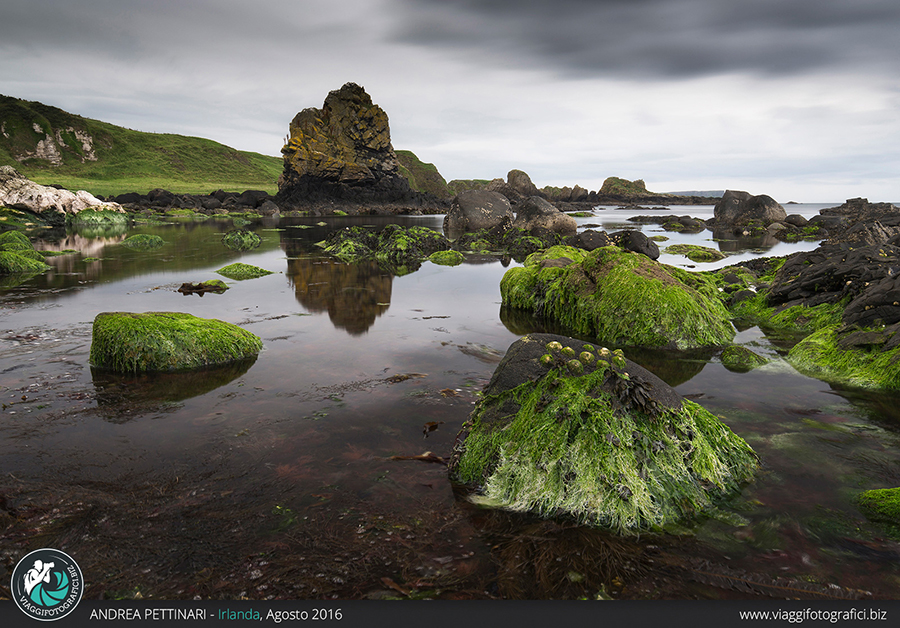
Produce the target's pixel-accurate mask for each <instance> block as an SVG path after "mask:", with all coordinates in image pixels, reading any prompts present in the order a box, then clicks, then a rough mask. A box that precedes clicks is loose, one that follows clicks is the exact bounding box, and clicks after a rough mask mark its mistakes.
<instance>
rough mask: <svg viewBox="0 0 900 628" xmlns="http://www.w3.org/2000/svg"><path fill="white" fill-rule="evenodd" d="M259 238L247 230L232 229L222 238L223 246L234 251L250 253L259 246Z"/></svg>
mask: <svg viewBox="0 0 900 628" xmlns="http://www.w3.org/2000/svg"><path fill="white" fill-rule="evenodd" d="M261 241H262V240H260V238H259V236H258V235H256V234H255V233H253V232H252V231H248V230H247V229H232V230H231V231H229V232H228V233H226V234H225V235H224V236H222V244H224V245H225V246H227V247H228V248H229V249H231V250H233V251H249V250H250V249H255V248H256V247H258V246H259V244H260V242H261Z"/></svg>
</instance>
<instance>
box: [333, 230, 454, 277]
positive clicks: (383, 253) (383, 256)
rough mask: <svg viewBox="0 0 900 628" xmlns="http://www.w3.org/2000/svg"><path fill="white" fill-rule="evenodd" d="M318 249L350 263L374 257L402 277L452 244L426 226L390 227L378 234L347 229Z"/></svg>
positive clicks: (382, 265) (336, 233)
mask: <svg viewBox="0 0 900 628" xmlns="http://www.w3.org/2000/svg"><path fill="white" fill-rule="evenodd" d="M319 246H321V247H322V248H323V249H325V250H326V251H327V252H329V253H331V254H332V255H334V256H335V257H337V258H338V259H340V260H341V261H344V262H347V263H348V264H354V263H357V262H360V261H363V260H366V259H372V258H375V259H376V260H377V261H378V263H379V265H380V266H381V267H382V268H384V269H386V270H389V271H391V272H393V273H394V274H396V275H402V274H406V273H409V272H413V271H415V270H417V269H418V268H419V266H420V265H421V263H422V261H424V260H425V259H428V256H429V255H431V254H432V253H436V252H438V251H444V250H447V249H449V248H450V241H449V240H447V238H445V237H444V236H443V235H441V234H440V233H438V232H437V231H434V230H433V229H428V228H426V227H401V226H400V225H388V226H386V227H385V228H384V229H382V230H381V231H379V232H378V233H373V232H372V231H370V230H368V229H364V228H362V227H346V228H344V229H341V230H340V231H335V232H332V233H331V234H329V236H328V239H327V240H325V241H324V242H320V243H319Z"/></svg>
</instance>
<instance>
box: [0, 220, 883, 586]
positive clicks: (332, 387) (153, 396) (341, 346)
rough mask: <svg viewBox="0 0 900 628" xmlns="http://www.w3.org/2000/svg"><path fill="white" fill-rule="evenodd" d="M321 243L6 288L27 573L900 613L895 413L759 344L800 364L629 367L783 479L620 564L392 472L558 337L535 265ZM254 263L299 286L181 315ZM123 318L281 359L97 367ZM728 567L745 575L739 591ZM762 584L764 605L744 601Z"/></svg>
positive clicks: (76, 264)
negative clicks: (788, 594) (439, 260)
mask: <svg viewBox="0 0 900 628" xmlns="http://www.w3.org/2000/svg"><path fill="white" fill-rule="evenodd" d="M819 208H820V206H792V207H791V208H789V211H791V212H792V213H793V212H796V213H804V214H805V215H808V216H812V215H814V214H815V213H816V212H817V211H818V209H819ZM705 211H709V212H710V213H711V207H709V208H705V207H698V208H693V207H683V208H682V207H676V208H673V210H671V213H674V214H679V215H682V214H690V215H692V216H700V217H703V212H705ZM632 213H635V212H632ZM632 213H629V212H625V211H622V210H617V209H615V208H606V209H602V210H598V211H597V212H596V216H595V217H594V218H580V219H578V222H579V223H580V224H581V225H585V224H600V225H601V227H600V228H603V229H606V230H607V231H615V230H617V229H619V228H624V226H629V227H633V226H634V225H633V224H632V223H628V222H627V221H626V220H625V218H627V217H628V216H629V215H632ZM636 213H643V214H647V213H652V211H651V210H642V211H640V212H636ZM317 221H318V219H315V220H308V219H282V220H280V221H279V220H267V221H264V222H261V223H255V224H254V225H252V226H250V227H248V228H251V229H253V230H254V231H255V232H256V233H257V234H258V235H260V237H261V238H262V244H261V246H260V247H259V248H258V249H256V250H254V251H252V252H246V253H243V254H240V253H235V252H233V251H230V250H229V249H227V248H226V247H224V246H223V245H222V244H221V236H222V234H223V233H224V232H225V231H227V230H229V229H231V228H233V227H232V224H231V221H230V219H216V220H210V221H207V222H202V223H194V222H180V223H176V224H169V225H154V226H139V227H136V228H135V229H134V230H132V231H133V232H142V233H155V234H158V235H160V236H162V237H163V238H164V239H165V240H166V241H167V244H166V245H165V246H163V247H162V248H160V249H158V250H156V251H152V252H149V253H141V252H135V251H131V250H129V249H126V248H124V247H121V246H119V245H118V244H117V242H118V241H120V240H121V239H122V238H124V235H125V234H119V235H117V236H113V237H109V238H100V237H93V236H94V235H96V234H93V235H91V234H88V236H86V237H81V236H78V235H77V234H69V235H68V236H67V237H66V239H65V240H62V241H60V240H54V241H49V240H48V241H46V242H39V243H38V245H39V246H41V247H44V248H56V249H77V250H79V251H80V252H79V253H77V254H72V255H67V256H63V257H58V258H50V259H51V263H52V264H53V265H54V271H52V272H50V273H46V274H44V275H41V276H38V277H35V278H33V279H31V280H29V281H27V282H25V283H23V284H21V285H19V286H17V287H14V288H9V289H5V290H3V291H0V347H2V352H0V396H2V402H3V404H4V405H3V408H2V414H0V460H2V463H0V464H2V468H0V471H2V476H3V479H2V480H0V495H2V496H4V497H5V498H6V506H5V507H4V509H3V510H0V517H3V518H4V521H3V522H2V523H3V524H4V527H5V528H7V531H6V533H4V535H3V536H2V539H3V542H2V546H3V552H4V553H5V555H8V556H13V557H14V558H15V559H18V557H19V555H21V554H24V550H26V549H29V548H31V546H32V545H34V544H35V543H42V544H43V545H51V546H57V547H61V548H62V549H65V550H66V551H68V552H69V553H70V554H72V555H73V557H75V558H76V560H78V562H79V564H80V565H81V567H82V569H83V570H84V572H85V576H86V580H87V581H88V583H89V588H88V594H95V595H106V596H107V597H117V596H118V597H123V596H124V597H129V596H133V595H134V593H135V592H140V593H141V594H142V595H143V596H144V597H150V596H153V597H194V596H196V595H199V596H201V597H221V598H226V599H227V598H234V597H238V596H246V597H250V598H266V597H299V598H305V597H317V598H321V597H332V596H338V597H381V596H387V595H393V596H400V597H404V596H411V597H415V596H426V597H463V598H471V597H475V598H481V597H539V598H543V597H583V596H589V597H592V596H594V595H596V594H598V593H601V592H602V594H603V595H612V596H615V597H628V598H656V597H673V598H697V597H700V598H707V597H735V596H737V597H748V596H755V595H759V594H761V592H764V591H762V589H764V587H763V586H762V584H759V583H762V582H763V581H771V580H772V579H775V578H789V579H791V581H792V582H795V583H797V582H799V583H806V584H807V585H808V586H809V587H810V590H809V591H805V592H803V593H801V594H800V595H801V596H804V595H808V596H810V597H813V598H814V597H815V596H816V595H818V593H816V592H815V591H817V589H816V588H815V587H816V586H818V585H828V584H834V585H837V586H838V587H841V588H842V589H835V590H836V591H837V590H850V589H862V590H865V591H869V592H871V593H872V594H874V595H875V596H876V597H882V598H896V597H897V596H898V593H900V574H898V570H897V566H896V565H897V564H898V563H897V558H898V556H900V545H898V544H897V543H895V542H894V541H892V540H890V539H889V538H888V537H887V536H886V534H885V531H884V530H883V529H881V528H879V527H877V526H875V525H873V524H870V523H868V522H867V521H866V520H865V519H864V517H862V515H861V514H860V513H859V512H858V510H857V509H856V507H855V506H854V497H855V495H856V494H858V493H859V492H860V491H862V490H866V489H870V488H880V487H885V486H897V485H898V484H900V453H898V452H900V448H898V447H897V445H898V438H900V436H898V422H897V421H898V419H900V416H898V414H897V411H896V409H895V405H896V404H895V403H894V401H893V400H891V399H885V398H879V397H877V396H872V395H866V394H862V393H858V392H842V391H836V390H833V389H832V388H831V387H830V386H828V385H827V384H824V383H822V382H819V381H817V380H814V379H810V378H807V377H805V376H802V375H799V374H798V373H796V372H794V371H793V369H791V367H790V366H788V365H787V364H786V363H785V362H784V361H783V360H782V359H781V357H780V355H779V350H778V349H776V347H775V345H773V344H772V342H770V341H769V339H767V338H766V336H765V335H764V334H763V333H762V332H760V330H759V329H757V328H751V329H748V330H745V331H742V332H741V333H740V334H739V336H738V339H737V341H738V342H740V343H742V344H748V345H750V346H752V347H753V348H754V350H756V351H757V352H760V353H763V354H767V355H769V356H770V357H772V358H774V359H773V362H772V363H771V364H770V365H768V366H766V367H764V368H762V369H758V370H757V371H754V372H751V373H746V374H740V373H732V372H730V371H728V370H726V369H725V368H724V367H722V365H721V364H720V363H719V362H718V360H717V359H716V358H708V357H707V356H688V357H685V356H677V357H673V356H667V355H662V354H659V353H654V352H632V353H629V356H630V357H632V358H633V359H635V360H636V361H639V362H641V363H642V364H645V365H646V366H647V367H648V368H651V370H654V371H655V372H657V373H658V374H660V376H661V377H663V378H664V379H666V380H667V381H669V383H670V384H672V385H675V386H676V387H677V390H678V391H679V392H681V393H682V394H684V395H690V396H691V398H695V399H696V400H697V401H698V403H701V404H702V405H704V406H705V407H707V408H708V409H710V410H711V411H713V412H714V413H716V414H718V415H721V416H722V417H723V418H724V421H725V422H726V423H727V424H728V425H729V426H730V427H731V428H732V429H733V430H734V431H735V432H737V433H738V434H740V435H741V436H743V437H744V438H745V439H746V440H747V441H748V442H750V444H751V445H752V446H753V447H754V448H755V449H756V451H757V452H758V453H759V454H760V456H761V458H762V461H763V466H762V470H761V472H760V474H759V477H758V479H757V480H756V481H755V482H754V483H753V484H751V485H750V486H748V487H747V488H746V489H745V490H744V491H743V492H742V494H741V495H740V496H738V497H736V498H735V499H734V500H732V501H731V502H730V503H729V504H727V505H724V506H723V507H722V509H721V512H720V513H718V514H717V516H716V517H715V518H711V519H709V520H706V521H704V522H699V523H697V524H696V525H694V526H692V527H691V528H690V529H685V530H681V531H680V532H681V534H677V535H676V534H672V535H666V536H643V537H641V538H640V539H631V540H627V541H621V540H617V539H613V538H611V537H609V536H608V535H606V534H605V533H603V532H602V531H597V530H590V529H585V528H580V527H578V526H574V525H572V524H571V523H568V522H565V521H558V522H546V521H540V520H536V519H534V518H531V517H527V516H520V515H513V514H509V513H500V512H493V511H485V510H479V509H477V508H475V507H474V506H472V505H471V504H469V503H468V502H467V501H466V500H465V498H464V496H462V495H458V494H455V493H454V489H453V487H452V486H451V485H450V484H449V482H448V481H447V477H446V470H445V467H443V466H442V465H440V464H434V463H428V462H422V461H415V460H392V459H391V457H392V456H414V455H418V454H423V453H425V452H433V453H434V454H435V455H436V456H446V455H448V454H449V452H450V449H451V448H452V445H453V442H454V439H455V437H456V433H457V431H458V430H459V428H460V426H461V425H462V423H463V421H465V419H466V418H467V415H468V413H469V411H470V410H471V408H472V405H473V404H474V403H475V401H476V400H477V395H478V393H479V391H480V389H481V388H482V387H483V386H484V384H486V382H487V381H488V380H489V379H490V376H491V374H492V372H493V370H494V368H495V367H496V364H497V363H498V362H499V359H500V357H501V356H502V354H503V352H504V351H505V350H506V348H507V347H508V346H509V345H510V344H511V343H512V342H514V341H515V340H516V339H517V338H518V337H519V336H520V335H521V334H523V333H527V332H528V331H533V330H539V329H540V328H541V326H540V325H539V324H538V323H536V322H535V321H533V320H531V319H530V317H527V316H526V317H523V316H516V315H515V313H512V314H511V313H508V312H501V308H500V291H499V283H500V279H501V278H502V276H503V273H504V272H505V271H506V270H507V268H508V267H509V266H511V265H515V264H516V262H514V261H509V260H500V259H496V258H493V257H489V256H473V257H471V258H470V259H468V260H467V263H465V264H463V265H461V266H457V267H453V268H447V267H442V266H437V265H434V264H431V263H429V262H426V263H424V264H423V265H422V267H421V268H420V269H418V270H417V271H416V272H413V273H411V274H408V275H405V276H402V277H396V276H391V275H390V274H388V273H385V272H383V271H381V270H380V269H379V268H378V266H377V265H376V264H374V263H371V264H360V265H348V264H343V263H340V262H338V261H336V260H334V259H331V258H329V257H328V256H327V255H324V254H322V253H321V252H320V251H319V250H318V249H317V247H316V246H315V242H318V241H321V240H323V239H324V237H325V236H326V235H327V233H328V231H329V230H331V229H333V228H338V227H341V226H344V225H346V224H365V225H372V228H379V227H380V226H383V224H386V222H389V221H388V220H386V219H375V218H331V219H326V221H325V222H326V223H327V224H325V225H319V224H316V223H317ZM396 221H397V222H401V223H402V224H419V225H425V226H429V227H432V228H435V229H440V225H441V217H440V216H426V217H417V218H400V219H396ZM643 228H644V230H645V231H647V232H652V233H653V234H657V233H660V234H662V233H665V232H663V231H662V229H661V228H660V227H657V226H655V225H645V226H644V227H643ZM665 235H667V236H670V237H671V240H670V241H669V242H666V243H664V244H663V246H664V245H665V244H671V243H680V242H685V243H692V244H703V245H705V246H714V247H718V248H721V249H722V250H723V251H727V252H728V253H729V258H728V260H727V261H725V262H722V263H719V264H717V265H715V266H711V265H702V264H698V265H696V266H697V267H698V268H711V267H717V266H721V265H725V264H727V263H733V262H735V261H739V260H742V259H747V258H750V257H754V256H759V255H781V254H787V253H790V252H793V251H797V250H805V249H810V248H814V247H815V243H798V244H782V243H772V242H743V243H741V242H734V241H732V242H713V241H711V238H712V234H711V233H710V232H709V231H705V232H702V233H700V234H677V233H665ZM86 257H91V258H99V261H85V260H84V258H86ZM666 257H672V259H671V260H668V259H666V258H665V257H664V258H662V259H661V261H668V262H669V263H675V264H679V265H682V266H691V265H693V263H692V262H689V261H687V260H686V258H680V257H679V258H675V257H674V256H666ZM237 260H240V261H242V262H245V263H249V264H254V265H257V266H261V267H263V268H266V269H268V270H272V271H275V273H274V274H272V275H269V276H267V277H262V278H259V279H253V280H247V281H230V280H228V281H226V283H228V284H229V286H230V289H229V290H228V291H227V292H225V293H224V294H222V295H217V294H207V295H205V296H203V297H199V296H196V295H192V296H183V295H181V294H180V293H177V292H175V289H177V288H178V287H179V286H180V285H181V283H183V282H188V281H190V282H199V281H204V280H209V279H213V278H217V277H218V275H216V274H215V270H216V269H218V268H220V267H222V266H224V265H226V264H229V263H231V262H233V261H237ZM111 310H125V311H154V310H174V311H182V312H189V313H191V314H194V315H197V316H201V317H207V318H219V319H221V320H225V321H228V322H231V323H235V324H238V325H240V326H242V327H244V328H245V329H247V330H249V331H252V332H253V333H255V334H257V335H258V336H260V337H261V338H262V339H263V342H264V347H265V348H264V350H263V352H262V353H261V354H260V355H259V357H258V358H257V359H256V360H255V361H251V362H249V363H243V364H238V365H234V366H232V367H229V368H226V369H218V370H214V371H209V372H202V373H193V374H187V375H186V374H168V375H159V376H144V377H120V376H112V375H109V374H105V373H101V372H92V370H91V369H90V367H89V366H88V354H89V350H90V341H91V324H92V321H93V318H94V317H95V316H96V314H98V313H99V312H103V311H111ZM7 526H9V527H7ZM34 546H35V547H37V545H34ZM698 561H702V564H703V566H704V567H703V569H701V565H700V563H699V562H698ZM4 568H5V567H0V570H2V569H4ZM704 569H705V571H704ZM710 569H712V570H713V571H717V572H718V573H719V574H720V575H721V574H725V577H724V578H719V580H718V581H715V582H712V581H711V579H710V578H709V577H708V576H704V575H702V574H704V573H708V572H709V570H710ZM740 574H743V575H745V576H746V578H744V580H748V581H750V582H754V583H757V584H759V586H756V585H754V586H751V587H750V589H749V590H748V589H747V587H746V586H741V585H739V584H737V582H738V580H740V578H739V577H738V575H740ZM729 580H730V582H729ZM723 582H724V584H723ZM767 592H768V594H772V589H771V588H770V589H768V590H767ZM782 597H784V595H783V591H782Z"/></svg>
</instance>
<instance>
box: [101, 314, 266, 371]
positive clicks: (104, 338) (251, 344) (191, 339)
mask: <svg viewBox="0 0 900 628" xmlns="http://www.w3.org/2000/svg"><path fill="white" fill-rule="evenodd" d="M261 349H262V341H261V340H260V339H259V337H257V336H255V335H254V334H252V333H250V332H248V331H246V330H244V329H241V328H240V327H238V326H237V325H232V324H231V323H225V322H223V321H220V320H217V319H205V318H197V317H196V316H192V315H190V314H184V313H180V312H146V313H133V312H103V313H101V314H98V315H97V317H96V318H95V319H94V326H93V338H92V341H91V353H90V364H91V366H92V367H94V368H101V369H108V370H111V371H115V372H118V373H143V372H148V371H182V370H190V369H196V368H203V367H208V366H217V365H221V364H229V363H231V362H236V361H238V360H244V359H247V358H251V357H255V356H256V355H257V354H258V353H259V352H260V350H261Z"/></svg>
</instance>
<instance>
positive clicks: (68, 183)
mask: <svg viewBox="0 0 900 628" xmlns="http://www.w3.org/2000/svg"><path fill="white" fill-rule="evenodd" d="M282 164H283V162H282V159H281V157H270V156H267V155H261V154H259V153H251V152H246V151H238V150H235V149H233V148H230V147H228V146H225V145H223V144H219V143H218V142H214V141H212V140H207V139H202V138H199V137H186V136H183V135H173V134H168V133H144V132H140V131H133V130H131V129H126V128H123V127H120V126H115V125H113V124H109V123H106V122H101V121H98V120H91V119H89V118H83V117H81V116H78V115H74V114H71V113H68V112H66V111H63V110H62V109H58V108H56V107H51V106H48V105H44V104H41V103H38V102H29V101H25V100H20V99H18V98H10V97H8V96H2V95H0V165H10V166H13V167H15V168H16V169H17V170H18V171H19V172H21V173H22V174H24V175H25V176H27V177H28V178H30V179H32V180H33V181H36V182H38V183H42V184H45V185H49V184H53V183H58V184H60V185H62V186H64V187H66V188H68V189H73V190H87V191H89V192H91V193H93V194H102V195H109V194H121V193H123V192H141V193H146V192H148V191H150V190H152V189H154V188H165V189H167V190H171V191H172V192H175V193H189V192H190V193H208V192H212V191H213V190H216V189H225V190H236V191H237V190H245V189H259V190H265V191H267V192H269V193H270V194H274V193H275V192H277V190H278V186H277V181H278V177H279V175H280V174H281V170H282Z"/></svg>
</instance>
